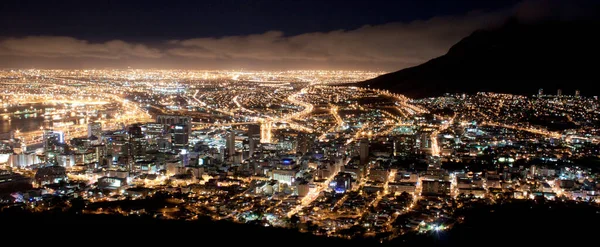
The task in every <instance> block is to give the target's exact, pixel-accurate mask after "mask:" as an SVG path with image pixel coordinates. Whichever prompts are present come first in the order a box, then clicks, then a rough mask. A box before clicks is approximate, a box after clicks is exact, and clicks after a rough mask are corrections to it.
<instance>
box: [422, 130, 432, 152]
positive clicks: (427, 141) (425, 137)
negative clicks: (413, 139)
mask: <svg viewBox="0 0 600 247" xmlns="http://www.w3.org/2000/svg"><path fill="white" fill-rule="evenodd" d="M420 142H421V149H427V148H431V137H430V134H429V133H421V140H420Z"/></svg>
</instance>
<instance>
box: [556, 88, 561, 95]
mask: <svg viewBox="0 0 600 247" xmlns="http://www.w3.org/2000/svg"><path fill="white" fill-rule="evenodd" d="M556 96H562V89H560V88H559V89H558V90H556Z"/></svg>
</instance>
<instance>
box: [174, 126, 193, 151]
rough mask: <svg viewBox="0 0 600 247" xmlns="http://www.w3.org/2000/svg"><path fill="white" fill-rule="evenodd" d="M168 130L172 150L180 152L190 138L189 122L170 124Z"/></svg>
mask: <svg viewBox="0 0 600 247" xmlns="http://www.w3.org/2000/svg"><path fill="white" fill-rule="evenodd" d="M170 132H171V145H172V146H173V150H175V151H176V152H181V150H182V149H186V148H187V146H188V144H189V139H190V126H189V124H173V125H171V130H170Z"/></svg>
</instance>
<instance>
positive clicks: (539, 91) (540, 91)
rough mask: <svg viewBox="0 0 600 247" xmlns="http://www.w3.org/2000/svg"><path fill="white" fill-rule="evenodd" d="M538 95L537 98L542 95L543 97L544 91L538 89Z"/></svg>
mask: <svg viewBox="0 0 600 247" xmlns="http://www.w3.org/2000/svg"><path fill="white" fill-rule="evenodd" d="M538 95H539V96H542V95H544V89H543V88H540V89H539V90H538Z"/></svg>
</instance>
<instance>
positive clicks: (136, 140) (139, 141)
mask: <svg viewBox="0 0 600 247" xmlns="http://www.w3.org/2000/svg"><path fill="white" fill-rule="evenodd" d="M129 142H130V144H131V154H132V155H133V158H134V159H136V160H137V159H143V158H144V157H145V156H146V147H147V146H148V143H147V141H146V138H144V133H143V132H142V126H140V125H138V124H135V125H132V126H131V127H129Z"/></svg>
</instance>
